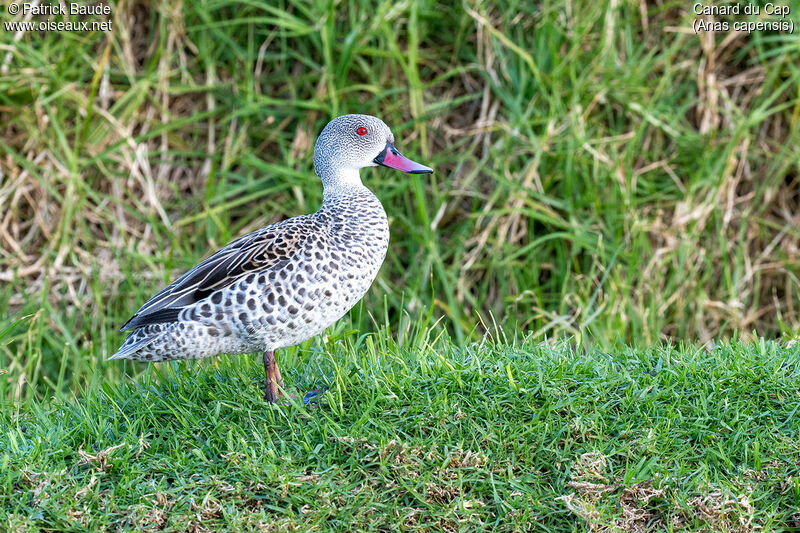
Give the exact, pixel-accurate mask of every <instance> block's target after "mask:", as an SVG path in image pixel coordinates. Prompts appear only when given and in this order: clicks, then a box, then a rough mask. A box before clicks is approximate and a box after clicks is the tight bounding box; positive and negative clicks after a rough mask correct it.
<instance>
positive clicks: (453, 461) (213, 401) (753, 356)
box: [0, 328, 800, 531]
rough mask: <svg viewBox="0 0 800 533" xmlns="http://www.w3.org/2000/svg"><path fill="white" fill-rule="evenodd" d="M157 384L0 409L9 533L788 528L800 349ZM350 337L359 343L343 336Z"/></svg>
mask: <svg viewBox="0 0 800 533" xmlns="http://www.w3.org/2000/svg"><path fill="white" fill-rule="evenodd" d="M411 333H412V335H410V336H409V337H407V339H406V341H405V343H404V344H399V343H396V342H393V341H387V340H386V339H387V336H386V335H384V334H375V335H367V336H361V337H358V338H357V340H355V341H353V342H349V341H348V342H345V341H339V342H336V343H335V344H334V345H330V346H327V347H324V346H319V347H315V348H314V349H312V350H308V351H296V350H292V351H289V352H288V354H287V355H286V357H285V358H284V363H285V364H286V365H287V366H286V367H285V368H286V372H285V373H284V375H286V376H287V386H288V387H289V388H290V389H291V390H295V391H299V392H302V391H305V390H309V389H311V388H314V387H318V386H321V385H327V386H329V387H330V390H329V392H328V393H327V394H326V395H325V396H323V397H322V399H321V403H320V405H319V406H317V407H304V406H302V404H301V403H297V402H295V403H294V404H292V405H290V406H268V405H265V404H264V403H263V401H262V400H261V394H262V381H263V374H262V369H261V368H260V363H259V361H258V360H257V359H256V358H250V357H241V358H221V359H220V360H219V361H217V362H216V363H210V362H206V363H200V364H196V365H183V364H170V365H166V366H158V367H149V370H147V371H146V372H145V373H144V375H142V376H140V377H139V378H138V379H137V380H135V381H129V382H124V383H119V384H113V383H109V382H107V381H106V382H103V383H101V382H100V380H97V382H95V383H92V384H90V385H89V386H87V387H86V389H84V390H82V391H80V392H81V394H80V398H77V399H68V400H65V401H56V402H53V403H50V404H48V405H40V406H37V407H35V408H33V409H24V410H19V411H16V412H12V413H5V414H3V419H2V426H3V427H4V429H3V433H2V437H1V438H0V463H2V469H0V471H2V472H3V474H2V475H1V476H0V487H1V488H0V509H1V510H0V524H3V525H4V527H5V528H7V529H8V530H10V531H14V530H18V531H27V530H39V529H44V530H59V531H65V530H81V531H83V530H87V529H88V530H109V531H119V530H128V529H137V530H144V531H148V530H159V531H184V530H189V531H220V530H237V531H264V530H269V531H272V530H286V529H294V528H298V529H300V530H313V529H336V530H348V531H355V530H389V529H391V530H395V529H396V528H397V527H398V526H399V527H400V528H401V529H404V530H437V531H474V530H476V529H479V528H481V529H482V528H489V529H494V530H501V531H520V530H528V529H536V530H546V531H575V530H595V531H611V530H614V531H620V530H622V531H644V530H648V531H653V530H663V531H676V530H679V531H709V530H713V531H754V530H756V529H759V530H760V531H796V530H798V528H800V513H798V509H799V508H800V468H799V467H798V465H800V445H799V444H798V443H800V418H799V417H798V416H797V414H798V410H800V389H798V386H797V383H798V380H800V349H798V346H797V345H794V346H792V347H790V348H788V349H787V348H783V347H781V346H779V345H778V344H777V343H774V342H765V341H763V340H760V341H757V342H755V343H750V344H746V345H743V344H740V343H734V344H729V345H719V346H716V347H715V348H713V349H711V350H705V349H697V348H694V347H691V346H687V347H678V346H669V345H662V346H660V347H657V348H652V349H632V348H624V347H619V348H617V349H616V350H614V351H612V352H609V353H606V352H604V351H602V350H599V349H594V350H591V351H589V352H583V351H580V350H576V348H575V347H574V346H570V345H569V344H568V343H563V342H559V343H551V344H542V343H537V342H534V341H532V340H531V339H530V338H528V339H517V340H510V341H504V342H495V341H493V340H491V339H488V338H487V339H486V340H485V341H484V342H482V343H473V344H470V345H467V346H465V347H457V346H455V345H452V344H450V343H448V342H446V341H445V340H443V339H439V340H438V341H433V340H430V339H427V340H426V338H427V337H426V335H424V334H423V335H419V334H414V333H413V328H412V332H411ZM351 339H352V337H351Z"/></svg>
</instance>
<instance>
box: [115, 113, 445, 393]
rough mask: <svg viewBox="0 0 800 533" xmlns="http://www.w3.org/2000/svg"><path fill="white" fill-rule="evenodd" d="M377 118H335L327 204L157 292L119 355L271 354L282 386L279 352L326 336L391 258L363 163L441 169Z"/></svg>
mask: <svg viewBox="0 0 800 533" xmlns="http://www.w3.org/2000/svg"><path fill="white" fill-rule="evenodd" d="M393 141H394V137H393V136H392V133H391V131H390V130H389V128H388V127H387V126H386V125H385V124H384V123H383V122H381V121H380V120H379V119H377V118H375V117H371V116H368V115H345V116H342V117H339V118H337V119H336V120H334V121H332V122H330V123H329V124H328V125H327V126H326V127H325V129H324V130H323V132H322V134H321V135H320V138H319V139H318V141H317V144H316V146H315V150H314V166H315V170H316V172H317V174H318V176H319V178H320V180H321V181H322V184H323V188H324V201H323V204H322V207H321V208H320V209H319V211H317V212H316V213H313V214H310V215H303V216H298V217H295V218H291V219H289V220H284V221H282V222H279V223H277V224H273V225H271V226H267V227H265V228H262V229H260V230H258V231H255V232H253V233H250V234H249V235H245V236H244V237H240V238H239V239H236V240H235V241H233V242H231V243H230V244H228V245H227V246H225V247H224V248H222V249H221V250H219V251H218V252H216V253H215V254H214V255H212V256H211V257H209V258H208V259H205V260H204V261H202V262H201V263H200V264H198V265H197V266H195V267H194V268H192V269H191V270H190V271H188V272H187V273H186V274H184V275H183V276H181V277H180V278H178V279H177V280H175V281H174V282H173V283H171V284H170V285H169V286H168V287H166V288H165V289H163V290H162V291H160V292H159V293H158V294H156V295H155V296H153V297H152V298H151V299H150V300H149V301H148V302H147V303H145V304H144V305H143V306H142V308H141V309H139V311H137V312H136V314H135V315H134V316H133V317H132V318H131V319H130V320H129V321H128V322H127V323H126V324H125V325H124V326H123V327H122V331H125V330H132V332H131V334H130V335H129V336H128V338H127V339H126V340H125V342H124V343H123V345H122V347H121V348H120V349H119V351H118V352H117V353H116V354H114V355H113V356H111V357H110V359H119V358H126V359H135V360H139V361H165V360H173V359H196V358H200V357H208V356H210V355H215V354H220V353H228V354H239V353H251V352H256V351H262V352H264V366H265V372H266V375H267V394H266V397H267V399H268V400H270V401H275V400H276V398H277V396H279V395H280V392H279V390H278V388H277V386H278V385H280V386H281V387H282V382H281V378H280V371H279V370H278V368H277V363H275V359H274V351H275V350H277V349H279V348H285V347H287V346H292V345H295V344H297V343H299V342H302V341H304V340H306V339H309V338H311V337H313V336H314V335H317V334H318V333H320V332H322V331H323V330H324V329H325V328H327V327H328V326H330V325H331V324H333V323H334V322H336V320H338V319H339V318H341V317H342V316H343V315H344V314H345V313H346V312H347V311H348V310H349V309H350V308H351V307H353V305H355V304H356V302H358V300H360V299H361V297H362V296H363V295H364V293H366V291H367V289H369V287H370V285H371V284H372V281H373V280H374V279H375V276H376V275H377V273H378V269H379V268H380V266H381V264H382V263H383V259H384V257H385V255H386V250H387V247H388V244H389V226H388V223H387V219H386V213H385V212H384V210H383V207H382V206H381V203H380V201H378V199H377V198H376V197H375V195H374V194H372V192H370V191H369V189H367V188H366V187H364V186H363V185H362V183H361V179H360V177H359V175H358V169H359V168H363V167H367V166H375V165H376V164H379V165H383V166H388V167H391V168H396V169H399V170H403V171H405V172H415V173H423V172H432V170H431V169H429V168H428V167H424V166H422V165H419V164H417V163H414V162H413V161H410V160H408V159H406V158H404V157H403V156H402V155H400V154H399V152H397V151H396V149H395V148H394V146H393V145H392V143H393Z"/></svg>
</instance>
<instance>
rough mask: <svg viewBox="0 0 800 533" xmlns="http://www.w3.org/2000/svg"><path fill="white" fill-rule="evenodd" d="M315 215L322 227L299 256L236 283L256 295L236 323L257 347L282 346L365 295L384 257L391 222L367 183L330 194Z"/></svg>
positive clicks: (326, 322)
mask: <svg viewBox="0 0 800 533" xmlns="http://www.w3.org/2000/svg"><path fill="white" fill-rule="evenodd" d="M310 217H313V218H314V224H313V226H315V227H316V229H315V231H314V233H313V234H312V235H309V238H308V239H307V240H306V241H305V243H304V245H303V246H302V250H301V251H300V252H299V253H298V254H297V255H296V256H295V258H294V259H293V260H291V261H286V262H283V264H281V265H279V266H276V268H274V269H272V270H271V271H269V272H267V273H264V274H262V275H258V276H249V277H248V278H247V279H245V280H243V281H241V282H239V283H237V284H235V286H234V287H232V288H231V289H232V290H234V291H244V292H246V293H247V294H248V296H250V295H255V298H254V300H255V306H253V305H252V304H251V305H250V306H249V307H255V308H254V309H250V308H249V307H248V308H247V309H243V310H242V313H243V314H240V316H239V320H238V321H237V322H236V323H235V326H234V327H235V328H237V329H239V331H237V332H236V334H235V336H236V337H239V338H240V339H246V341H247V342H248V344H250V345H251V346H252V347H253V348H257V349H260V350H276V349H279V348H284V347H287V346H292V345H295V344H297V343H299V342H302V341H304V340H306V339H309V338H311V337H313V336H314V335H317V334H319V333H321V332H322V331H323V330H324V329H325V328H327V327H328V326H330V325H331V324H333V323H334V322H336V321H337V320H338V319H339V318H341V317H342V316H343V315H344V314H345V313H346V312H347V311H349V310H350V309H351V308H352V307H353V306H354V305H355V304H356V303H357V302H358V301H359V300H360V299H361V298H362V296H364V294H365V293H366V292H367V290H368V289H369V287H370V285H372V282H373V281H374V279H375V277H376V276H377V274H378V270H379V269H380V267H381V264H382V263H383V260H384V258H385V256H386V250H387V248H388V245H389V224H388V221H387V218H386V213H385V212H384V210H383V206H381V204H380V202H379V201H378V199H377V198H376V197H375V196H374V195H373V194H372V193H371V192H370V191H369V190H367V189H366V188H362V189H361V190H359V191H357V192H354V193H350V194H347V195H342V196H340V197H335V198H326V200H325V203H324V204H323V207H322V208H321V209H320V210H319V211H318V212H317V213H315V214H313V215H310ZM240 300H241V299H240ZM244 301H245V302H247V303H248V304H249V303H250V302H251V301H252V296H251V297H250V298H244ZM246 307H247V306H246ZM245 315H246V316H245Z"/></svg>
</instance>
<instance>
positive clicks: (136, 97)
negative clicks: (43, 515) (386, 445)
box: [0, 1, 800, 397]
mask: <svg viewBox="0 0 800 533" xmlns="http://www.w3.org/2000/svg"><path fill="white" fill-rule="evenodd" d="M796 4H797V3H796V2H795V3H792V4H791V5H792V6H793V7H794V10H793V12H798V11H800V7H798V6H797V5H796ZM112 7H113V23H114V30H113V31H112V32H110V33H102V32H95V33H88V34H87V33H83V32H70V33H57V32H28V33H25V32H18V33H13V32H10V31H3V32H2V33H0V39H2V41H1V42H2V46H3V50H4V52H5V54H4V57H3V58H2V65H0V67H2V76H1V77H0V124H2V126H0V127H1V128H2V130H1V131H2V136H1V139H0V149H2V156H1V157H0V161H2V185H1V186H0V205H2V206H3V210H2V217H1V218H0V241H1V242H2V247H0V250H2V256H1V257H0V261H2V268H0V280H2V282H3V286H2V290H0V305H1V306H2V307H3V308H4V309H8V311H9V312H8V313H5V314H4V317H3V319H2V320H3V321H4V324H5V326H4V327H3V329H6V328H7V327H11V328H12V329H11V330H10V331H9V332H8V334H7V337H6V339H5V347H4V348H3V349H2V355H0V357H2V358H3V359H2V367H3V368H4V369H5V370H6V371H7V372H8V375H7V376H5V379H4V380H3V381H4V383H3V385H1V386H2V387H3V388H4V392H5V393H6V394H8V393H10V392H11V391H14V392H13V394H14V395H16V396H17V397H19V396H20V395H22V396H24V395H25V394H27V392H26V391H25V386H24V383H32V384H35V385H36V386H37V387H38V386H43V387H44V388H42V390H41V394H45V393H46V392H45V391H47V390H51V391H52V390H55V389H57V388H58V385H59V380H61V383H62V384H63V383H65V382H71V381H74V380H77V381H80V380H82V379H84V378H85V377H86V375H87V374H89V373H94V372H102V373H105V372H109V371H110V370H109V369H110V366H108V365H106V366H103V367H98V369H97V370H95V369H94V367H95V365H96V363H97V362H99V361H100V360H101V359H102V358H103V357H104V356H106V355H108V354H110V353H113V351H114V349H115V348H116V345H117V344H118V343H119V342H120V340H121V338H122V336H121V335H120V334H118V333H117V332H116V328H117V326H118V325H119V324H121V323H123V322H124V320H125V318H127V317H128V315H130V314H131V312H132V311H134V310H135V309H136V308H137V307H138V306H139V305H140V304H141V303H142V302H143V301H144V300H145V299H146V298H147V296H148V295H149V294H151V293H152V292H153V291H155V290H156V289H158V288H159V287H160V286H162V285H163V284H165V283H166V282H168V281H169V280H170V279H173V278H174V277H175V276H176V275H177V274H178V273H179V272H181V271H183V270H185V269H186V268H188V267H190V266H191V265H193V264H194V263H195V262H196V261H197V260H198V259H200V258H202V257H203V256H204V255H206V254H207V253H208V252H209V250H211V249H214V248H216V247H218V246H221V245H223V244H224V243H225V242H227V241H228V240H230V239H232V238H234V237H236V236H238V235H241V234H243V233H245V232H247V231H250V230H253V229H255V228H257V227H260V226H262V225H264V224H266V223H270V222H274V221H277V220H280V219H282V218H285V217H288V216H293V215H296V214H298V213H303V212H308V211H311V210H314V209H316V207H317V206H318V204H319V203H320V201H321V190H320V187H319V183H318V182H317V180H316V179H315V178H313V174H312V165H311V152H312V149H313V141H314V138H315V135H316V133H317V132H318V131H319V130H320V129H321V128H322V127H323V125H324V124H325V123H326V121H328V120H329V119H330V118H331V117H332V116H335V115H337V114H340V113H344V112H365V113H373V114H376V115H379V116H381V117H383V118H384V119H385V120H386V121H387V122H388V123H389V124H391V125H392V126H393V127H394V130H395V132H396V134H397V137H398V144H399V146H400V147H401V149H403V150H404V151H405V152H406V153H408V154H409V155H411V156H413V157H414V158H416V159H418V160H420V161H423V162H426V163H428V164H430V165H431V166H433V167H435V168H436V171H437V172H436V174H435V175H434V176H433V177H431V178H428V177H418V176H410V177H409V176H405V175H400V174H397V173H392V172H388V171H385V170H374V171H368V172H365V173H364V174H365V175H364V179H365V182H366V183H367V184H369V186H370V187H372V188H373V189H374V190H375V191H376V192H377V194H378V196H379V197H380V198H381V199H382V200H383V202H384V204H385V206H386V209H387V212H388V213H389V214H390V217H391V225H392V246H391V251H390V254H389V257H388V258H387V261H386V264H385V266H384V268H383V270H382V272H381V275H380V278H379V280H378V282H377V283H376V284H375V287H374V289H373V291H372V292H371V293H370V295H369V296H368V298H367V299H366V303H365V306H364V309H366V310H369V311H371V312H373V313H376V312H377V313H380V312H382V309H383V308H384V307H385V309H386V314H387V315H388V316H389V317H390V318H393V317H396V316H398V314H401V313H403V312H406V313H408V314H409V316H411V317H416V316H418V315H419V314H420V313H425V312H426V310H427V309H428V306H429V303H430V300H431V298H432V297H433V298H434V308H433V312H434V316H435V317H439V316H442V317H444V320H443V321H442V324H443V325H445V326H446V327H447V329H448V330H449V331H451V332H452V334H453V335H454V338H455V339H456V340H458V341H464V340H467V339H470V338H473V337H474V336H475V335H476V334H480V332H481V331H482V330H483V329H484V328H485V326H486V325H487V324H491V323H492V322H494V321H496V322H497V323H499V324H502V325H505V326H507V327H509V328H512V329H517V330H520V331H529V332H534V333H535V334H536V335H537V336H538V337H539V338H543V336H545V335H546V336H548V337H558V336H563V335H565V334H569V335H578V336H580V337H581V339H582V340H583V341H584V342H587V343H589V344H592V343H600V344H601V345H606V346H607V345H608V343H609V342H611V341H612V340H614V339H617V338H621V339H623V340H627V341H635V342H638V343H643V344H647V343H652V342H655V341H657V340H659V339H662V338H675V339H686V340H692V341H700V342H707V341H709V340H712V339H715V338H717V337H718V336H728V335H730V334H731V333H732V332H733V331H740V332H741V334H742V335H747V334H749V333H750V332H752V331H757V332H759V333H760V334H762V335H766V336H778V335H780V334H791V335H794V334H796V333H797V331H798V328H799V327H800V319H798V298H797V295H798V292H797V291H798V277H797V276H798V261H799V260H798V252H797V250H798V243H799V242H800V230H799V229H798V228H800V224H798V222H799V221H798V217H800V208H799V203H800V185H799V184H800V180H798V179H797V173H798V150H797V145H798V139H799V137H798V116H800V100H798V94H800V71H799V70H798V66H797V61H796V60H797V57H798V52H800V48H798V41H797V39H796V38H795V37H794V36H791V35H788V34H779V33H769V32H767V33H754V34H751V35H747V34H744V33H735V32H731V33H728V34H720V35H714V34H711V33H706V34H702V35H699V36H697V35H694V34H692V33H691V32H689V30H688V29H687V28H688V27H689V24H690V22H691V19H692V18H693V17H694V15H692V14H691V13H689V12H688V11H687V9H686V6H684V5H683V3H655V4H645V3H641V4H634V3H629V2H626V3H619V2H586V3H580V4H572V3H568V2H545V3H539V4H533V3H529V2H505V3H497V4H471V3H464V4H461V5H457V6H451V5H449V4H437V3H436V2H394V1H392V2H383V3H377V4H375V3H372V2H358V1H348V2H343V3H339V4H336V5H334V4H332V3H328V2H301V1H291V2H285V3H282V4H280V5H275V6H273V5H262V4H260V3H257V2H236V3H233V2H228V1H217V2H203V3H194V2H192V3H186V4H182V3H180V2H177V3H168V2H164V3H151V2H121V3H118V4H112ZM443 14H444V15H443ZM7 18H8V16H7V14H6V15H4V20H5V19H7ZM34 20H37V19H36V18H34ZM362 311H363V309H362ZM357 316H359V317H360V318H356V319H355V324H354V325H355V326H356V327H358V329H360V330H365V329H368V328H370V327H371V321H370V320H369V317H368V313H366V312H361V313H360V314H359V315H357ZM113 373H114V374H117V373H118V370H117V369H116V368H114V369H113Z"/></svg>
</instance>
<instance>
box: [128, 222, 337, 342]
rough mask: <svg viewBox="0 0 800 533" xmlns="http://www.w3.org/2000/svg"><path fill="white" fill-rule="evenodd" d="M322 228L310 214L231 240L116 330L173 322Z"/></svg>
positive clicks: (293, 251) (287, 255) (280, 259)
mask: <svg viewBox="0 0 800 533" xmlns="http://www.w3.org/2000/svg"><path fill="white" fill-rule="evenodd" d="M322 230H324V228H322V227H321V226H320V224H319V222H318V221H316V219H315V218H313V216H312V215H304V216H301V217H295V218H291V219H289V220H284V221H283V222H279V223H278V224H273V225H272V226H267V227H265V228H261V229H260V230H257V231H255V232H253V233H250V234H248V235H245V236H243V237H240V238H238V239H236V240H235V241H232V242H231V243H230V244H228V245H227V246H225V247H224V248H222V249H221V250H219V251H218V252H216V253H215V254H214V255H212V256H210V257H208V258H207V259H205V260H203V261H202V262H200V263H199V264H198V265H197V266H195V267H194V268H192V269H191V270H189V271H188V272H186V273H185V274H183V275H182V276H181V277H179V278H178V279H176V280H175V281H173V282H172V283H170V284H169V285H168V286H167V287H165V288H164V289H162V290H161V291H159V292H158V293H157V294H156V295H155V296H153V297H152V298H150V299H149V300H148V301H147V302H146V303H145V304H144V305H143V306H142V307H141V309H139V310H138V311H137V312H136V314H134V315H133V317H131V319H130V320H128V321H127V322H126V323H125V325H124V326H122V328H120V331H126V330H129V329H133V328H138V327H141V326H146V325H148V324H160V323H164V322H174V321H176V320H177V319H178V314H179V313H180V312H181V311H182V310H183V309H184V308H186V307H188V306H191V305H194V304H195V303H197V302H198V301H200V300H203V299H204V298H207V297H208V296H210V295H211V294H212V293H213V292H215V291H217V290H219V289H223V288H225V287H228V286H229V285H232V284H233V283H236V282H237V281H239V280H240V279H241V278H243V277H244V276H247V275H248V274H251V273H254V272H255V273H261V272H265V271H269V270H270V269H272V268H280V267H281V266H282V265H283V264H285V261H286V260H288V259H292V258H293V257H295V256H297V255H298V254H299V253H301V252H302V251H303V249H304V247H305V245H306V243H307V242H308V240H309V236H310V235H312V234H314V233H317V234H319V232H320V231H322Z"/></svg>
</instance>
